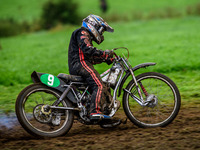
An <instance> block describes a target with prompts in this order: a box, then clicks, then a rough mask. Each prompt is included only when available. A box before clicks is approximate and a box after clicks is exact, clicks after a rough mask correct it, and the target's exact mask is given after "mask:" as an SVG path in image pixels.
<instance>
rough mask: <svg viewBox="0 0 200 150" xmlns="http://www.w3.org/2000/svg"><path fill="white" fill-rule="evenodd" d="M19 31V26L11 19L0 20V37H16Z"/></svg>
mask: <svg viewBox="0 0 200 150" xmlns="http://www.w3.org/2000/svg"><path fill="white" fill-rule="evenodd" d="M21 30H22V28H21V26H20V24H18V23H16V22H15V21H14V20H13V19H3V20H0V37H7V36H11V35H17V34H19V33H20V32H21Z"/></svg>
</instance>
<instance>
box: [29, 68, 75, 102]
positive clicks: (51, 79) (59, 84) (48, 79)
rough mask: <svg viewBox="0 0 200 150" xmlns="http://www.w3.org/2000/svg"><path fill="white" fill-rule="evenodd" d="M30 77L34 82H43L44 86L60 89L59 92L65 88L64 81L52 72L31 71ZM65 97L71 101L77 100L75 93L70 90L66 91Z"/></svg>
mask: <svg viewBox="0 0 200 150" xmlns="http://www.w3.org/2000/svg"><path fill="white" fill-rule="evenodd" d="M31 79H32V81H33V82H34V83H42V84H45V85H46V86H48V87H50V88H53V89H56V90H58V91H60V92H61V93H63V92H64V91H65V89H66V87H64V85H66V83H65V82H64V81H63V80H61V79H60V78H58V77H56V76H54V75H52V74H47V73H39V72H36V71H33V73H32V74H31ZM67 98H68V99H69V100H70V101H71V102H73V103H76V102H77V100H76V98H75V95H74V94H73V92H72V91H71V90H70V91H69V92H68V94H67Z"/></svg>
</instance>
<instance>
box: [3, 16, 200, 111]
mask: <svg viewBox="0 0 200 150" xmlns="http://www.w3.org/2000/svg"><path fill="white" fill-rule="evenodd" d="M199 24H200V18H199V17H186V18H179V19H164V20H151V21H136V22H127V23H124V22H121V23H113V24H112V23H111V26H113V27H114V29H115V32H114V33H105V34H104V35H105V41H104V42H103V43H102V44H101V45H96V44H95V46H97V47H98V48H100V49H103V50H105V49H112V48H114V47H119V46H125V47H127V48H129V50H130V59H129V60H130V62H131V64H132V65H133V66H135V65H137V64H140V63H144V62H156V63H157V65H156V66H154V67H149V69H148V70H146V71H157V72H161V73H164V74H166V75H167V76H169V77H170V78H172V79H173V80H174V81H175V83H176V84H177V85H178V87H179V89H180V91H181V96H182V98H183V99H184V101H188V102H189V101H190V100H191V99H192V100H193V101H195V102H198V99H199V97H200V95H199V90H200V84H199V83H200V59H199V55H200V43H199V39H200V28H199ZM76 28H78V27H75V26H64V27H60V28H57V29H54V30H51V31H41V32H37V33H32V34H23V35H19V36H15V37H10V38H1V39H0V44H1V47H2V49H1V50H0V60H1V63H0V73H1V76H0V109H3V110H6V111H9V110H14V103H15V99H16V97H17V94H18V93H19V92H20V91H21V90H22V89H23V88H24V87H26V86H27V85H29V84H31V78H30V74H31V73H32V71H34V70H36V71H38V72H45V73H51V74H54V75H57V74H58V73H60V72H63V73H68V68H67V49H68V45H69V40H70V37H71V33H72V31H73V30H75V29H76ZM107 68H109V66H107V65H106V64H100V65H96V69H97V70H98V71H99V72H103V71H105V70H106V69H107ZM143 71H145V70H144V69H143ZM136 73H137V74H138V73H140V72H136Z"/></svg>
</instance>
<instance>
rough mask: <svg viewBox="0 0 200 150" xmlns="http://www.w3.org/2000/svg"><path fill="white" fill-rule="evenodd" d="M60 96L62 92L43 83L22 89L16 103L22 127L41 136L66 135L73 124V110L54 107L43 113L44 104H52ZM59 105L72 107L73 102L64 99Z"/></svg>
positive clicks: (32, 133)
mask: <svg viewBox="0 0 200 150" xmlns="http://www.w3.org/2000/svg"><path fill="white" fill-rule="evenodd" d="M60 96H61V93H60V92H58V91H57V90H55V89H52V88H49V87H47V86H46V85H43V84H41V83H37V84H32V85H30V86H28V87H26V88H25V89H24V90H22V91H21V93H20V94H19V96H18V97H17V100H16V105H15V110H16V115H17V118H18V120H19V122H20V124H21V125H22V127H23V128H24V129H25V130H26V131H27V132H28V133H30V134H31V135H35V136H39V137H58V136H62V135H65V134H66V133H67V132H68V131H69V130H70V128H71V127H72V124H73V120H74V114H73V112H72V111H70V110H62V111H60V110H55V109H54V110H49V111H47V112H45V113H42V109H43V108H42V107H43V106H45V105H52V104H53V103H54V102H55V101H56V100H57V99H58V98H59V97H60ZM59 106H61V107H71V106H72V104H71V102H70V101H69V100H63V101H62V102H61V104H59ZM41 108H42V109H41Z"/></svg>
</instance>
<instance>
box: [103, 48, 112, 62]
mask: <svg viewBox="0 0 200 150" xmlns="http://www.w3.org/2000/svg"><path fill="white" fill-rule="evenodd" d="M113 54H114V52H113V51H111V50H105V51H104V52H103V58H104V61H105V62H106V63H107V64H108V65H110V64H112V63H113V61H114V58H113Z"/></svg>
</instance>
